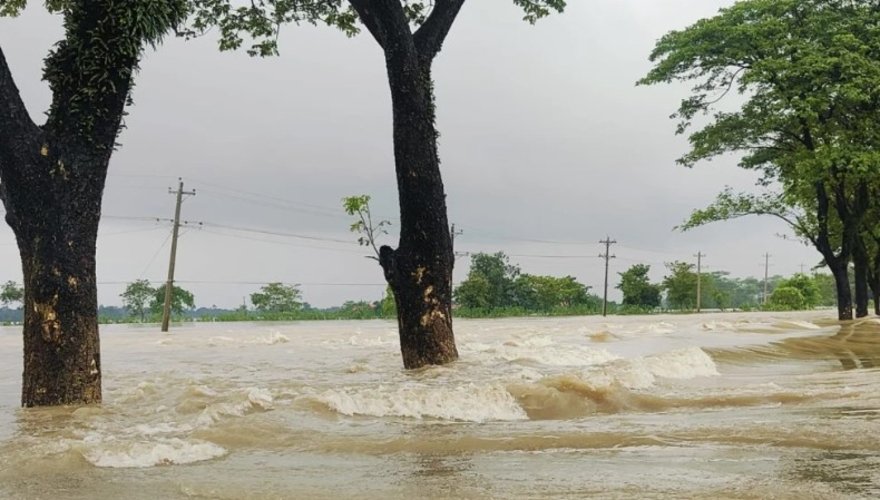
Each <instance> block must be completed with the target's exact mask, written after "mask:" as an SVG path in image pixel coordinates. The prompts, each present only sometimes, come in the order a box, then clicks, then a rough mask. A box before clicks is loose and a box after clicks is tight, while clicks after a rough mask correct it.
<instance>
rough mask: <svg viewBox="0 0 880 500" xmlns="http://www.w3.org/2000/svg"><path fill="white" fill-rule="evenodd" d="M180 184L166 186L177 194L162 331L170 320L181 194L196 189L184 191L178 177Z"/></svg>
mask: <svg viewBox="0 0 880 500" xmlns="http://www.w3.org/2000/svg"><path fill="white" fill-rule="evenodd" d="M178 180H179V181H180V185H179V186H178V187H177V191H173V190H172V189H171V188H168V193H169V194H176V195H177V206H176V207H175V208H174V228H173V229H172V232H171V258H170V259H169V260H168V281H166V282H165V306H164V307H163V308H162V331H163V332H167V331H168V323H169V322H170V321H171V293H172V291H173V289H174V260H175V259H176V258H177V234H178V232H179V229H180V205H181V203H182V202H183V195H188V196H195V194H196V190H195V189H193V190H192V191H184V190H183V179H178Z"/></svg>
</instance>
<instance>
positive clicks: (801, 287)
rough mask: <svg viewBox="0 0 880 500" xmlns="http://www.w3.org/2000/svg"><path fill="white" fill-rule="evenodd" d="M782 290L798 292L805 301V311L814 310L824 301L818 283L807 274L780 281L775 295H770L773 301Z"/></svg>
mask: <svg viewBox="0 0 880 500" xmlns="http://www.w3.org/2000/svg"><path fill="white" fill-rule="evenodd" d="M782 288H794V289H796V290H798V291H799V292H800V294H801V299H802V301H803V305H802V308H803V309H813V308H814V307H816V306H818V305H819V302H820V300H821V299H822V296H821V293H820V292H819V287H818V286H817V285H816V281H815V280H814V279H813V278H811V277H810V276H807V275H806V274H801V273H798V274H795V275H794V276H792V277H791V278H788V279H785V280H782V281H780V282H779V284H778V285H777V286H776V288H775V289H774V290H773V294H771V295H770V299H771V301H772V300H773V296H774V295H776V292H777V291H779V290H780V289H782ZM786 293H789V292H786Z"/></svg>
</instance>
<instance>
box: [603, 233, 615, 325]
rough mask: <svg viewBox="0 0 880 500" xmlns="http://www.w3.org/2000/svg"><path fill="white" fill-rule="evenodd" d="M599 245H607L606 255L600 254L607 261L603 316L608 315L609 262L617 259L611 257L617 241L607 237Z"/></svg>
mask: <svg viewBox="0 0 880 500" xmlns="http://www.w3.org/2000/svg"><path fill="white" fill-rule="evenodd" d="M599 243H602V244H603V245H605V253H604V254H602V253H600V254H599V258H600V259H605V293H604V294H603V295H602V316H607V315H608V262H609V261H610V260H611V259H613V258H615V256H614V255H611V245H613V244H615V243H617V241H615V240H612V239H611V237H610V236H606V237H605V239H604V240H599Z"/></svg>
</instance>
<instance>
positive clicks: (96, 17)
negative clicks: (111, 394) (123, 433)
mask: <svg viewBox="0 0 880 500" xmlns="http://www.w3.org/2000/svg"><path fill="white" fill-rule="evenodd" d="M68 7H69V8H68V9H67V10H66V11H65V14H64V16H65V32H66V36H65V38H64V39H63V40H62V41H61V42H59V43H58V44H56V45H55V47H54V49H53V50H52V52H51V53H50V55H49V57H47V58H46V68H45V71H44V79H46V81H48V82H49V85H50V88H51V90H52V94H53V100H52V105H51V107H50V110H49V112H48V113H47V120H46V123H45V124H44V125H43V126H41V127H38V126H36V125H35V124H34V123H33V122H32V121H31V119H30V117H29V114H28V112H27V110H26V109H25V106H24V104H23V102H22V101H21V97H20V93H19V91H18V88H17V87H16V86H15V83H14V81H13V78H12V75H11V72H10V70H9V67H8V65H7V64H6V60H5V57H4V55H3V51H2V49H0V131H2V133H0V198H2V202H3V205H4V207H5V208H6V222H7V223H8V224H9V226H10V227H11V228H12V230H13V232H14V233H15V236H16V240H17V243H18V248H19V254H20V256H21V262H22V271H23V276H24V290H25V293H24V303H23V306H24V326H23V336H24V372H23V375H22V405H23V406H26V407H31V406H49V405H65V404H90V403H98V402H100V401H101V358H100V346H99V340H98V300H97V285H96V282H97V280H96V276H95V270H96V267H95V247H96V239H97V234H98V222H99V220H100V214H101V196H102V194H103V190H104V183H105V180H106V174H107V167H108V165H109V162H110V156H111V154H112V152H113V149H114V146H115V141H116V137H117V134H118V132H119V127H120V123H121V119H122V115H123V112H124V109H125V105H126V101H127V98H128V96H129V89H130V88H131V75H132V71H133V70H134V68H135V67H136V65H137V61H138V57H139V55H140V47H141V45H142V43H143V41H144V40H143V39H142V37H143V36H146V35H143V34H142V33H141V34H139V33H140V32H139V31H138V28H139V27H140V26H141V24H138V23H139V22H140V21H138V19H137V18H136V17H137V16H131V15H127V14H130V13H131V12H130V10H127V9H130V8H131V6H130V5H129V4H127V3H123V2H115V3H114V2H111V1H102V2H71V3H70V5H69V6H68ZM133 21H134V22H133ZM96 61H99V63H98V62H96Z"/></svg>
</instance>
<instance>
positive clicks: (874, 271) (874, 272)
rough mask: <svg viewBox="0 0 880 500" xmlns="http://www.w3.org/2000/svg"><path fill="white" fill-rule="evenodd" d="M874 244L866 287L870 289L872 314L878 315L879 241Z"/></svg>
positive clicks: (879, 286) (879, 289) (879, 313)
mask: <svg viewBox="0 0 880 500" xmlns="http://www.w3.org/2000/svg"><path fill="white" fill-rule="evenodd" d="M875 244H876V245H877V250H876V253H875V254H874V260H873V262H871V263H870V268H869V271H868V287H869V288H870V289H871V298H872V299H873V300H874V314H875V315H877V316H880V242H878V241H875Z"/></svg>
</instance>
